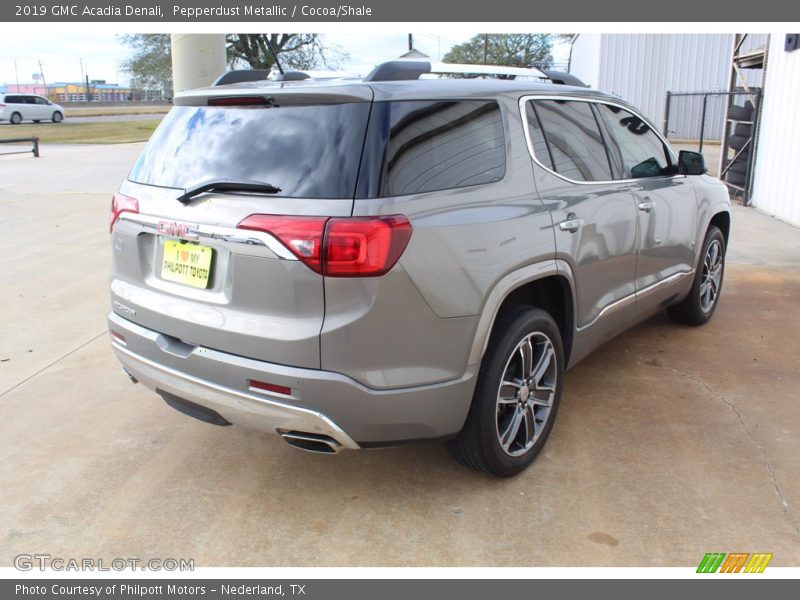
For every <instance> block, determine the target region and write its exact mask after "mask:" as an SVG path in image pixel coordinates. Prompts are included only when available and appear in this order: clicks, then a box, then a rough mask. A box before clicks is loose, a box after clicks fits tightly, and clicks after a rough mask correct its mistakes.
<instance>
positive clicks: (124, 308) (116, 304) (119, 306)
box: [114, 300, 136, 317]
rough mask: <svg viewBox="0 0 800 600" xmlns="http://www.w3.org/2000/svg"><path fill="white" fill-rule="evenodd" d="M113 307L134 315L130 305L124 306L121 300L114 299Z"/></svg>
mask: <svg viewBox="0 0 800 600" xmlns="http://www.w3.org/2000/svg"><path fill="white" fill-rule="evenodd" d="M114 308H116V309H117V310H118V311H119V312H121V313H124V314H126V315H128V316H129V317H135V316H136V311H135V310H134V309H132V308H131V307H130V306H125V305H124V304H123V303H122V302H117V301H116V300H114Z"/></svg>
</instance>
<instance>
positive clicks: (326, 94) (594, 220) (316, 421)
mask: <svg viewBox="0 0 800 600" xmlns="http://www.w3.org/2000/svg"><path fill="white" fill-rule="evenodd" d="M414 65H417V68H415V67H414ZM432 70H433V68H432V66H431V64H430V63H427V62H422V63H409V62H403V63H390V64H385V65H382V66H381V67H379V68H377V69H376V70H375V71H374V72H373V73H372V74H371V75H370V76H368V77H366V78H364V79H359V80H341V79H338V80H319V79H315V80H310V79H309V80H304V81H288V79H289V78H288V77H287V80H286V81H263V80H262V81H253V82H249V83H237V84H228V85H218V86H214V87H211V88H207V89H199V90H193V91H190V92H186V93H183V94H180V95H178V96H177V97H176V98H175V107H174V108H173V109H172V110H171V111H170V113H169V114H168V115H167V116H166V118H165V119H164V120H163V122H162V123H161V124H160V126H159V127H158V129H157V130H156V132H155V133H154V134H153V136H152V138H151V139H150V141H149V143H148V144H147V146H146V147H145V149H144V151H143V152H142V154H141V156H140V157H139V159H138V160H137V162H136V164H135V165H134V167H133V169H132V171H131V173H130V175H129V177H128V179H127V180H126V181H125V182H124V183H123V184H122V186H121V188H120V190H119V193H117V194H116V195H115V196H114V198H113V201H112V207H111V223H110V228H111V234H112V243H113V266H112V274H111V284H110V286H111V301H112V302H111V306H112V309H111V312H110V313H109V315H108V325H109V328H110V332H111V339H112V344H113V349H114V351H115V353H116V355H117V356H118V358H119V360H120V362H121V363H122V365H123V368H124V370H125V372H126V373H127V374H128V375H129V376H130V378H131V379H132V380H133V381H138V382H141V383H143V384H144V385H145V386H147V387H148V388H151V389H153V390H155V391H156V392H157V393H158V394H159V395H161V397H162V398H163V399H164V400H166V402H167V403H168V404H170V405H171V406H172V407H174V408H176V409H178V410H180V411H182V412H184V413H187V414H189V415H192V416H194V417H196V418H198V419H201V420H203V421H206V422H208V423H213V424H216V425H229V424H231V423H236V424H242V425H247V426H252V427H257V428H260V429H262V430H265V431H269V432H272V433H276V434H278V435H280V436H281V437H282V438H283V439H284V440H286V442H288V443H289V444H291V445H293V446H296V447H298V448H302V449H305V450H310V451H315V452H325V453H335V452H338V451H339V450H342V449H358V448H374V447H383V446H391V445H395V444H401V443H405V442H409V441H414V440H432V439H442V440H446V444H447V446H448V448H449V449H450V451H451V453H452V454H453V456H454V457H455V458H456V459H457V460H458V461H460V462H461V463H463V464H464V465H467V466H469V467H473V468H476V469H480V470H482V471H485V472H487V473H491V474H494V475H498V476H511V475H514V474H516V473H518V472H520V471H521V470H522V469H524V468H525V467H526V466H527V465H528V464H530V463H531V461H532V460H533V459H534V458H535V456H536V454H537V453H538V452H539V451H540V450H541V448H542V446H543V445H544V443H545V441H546V439H547V437H548V435H549V434H550V431H551V429H552V427H553V422H554V420H555V417H556V412H557V411H558V407H559V400H560V397H561V393H562V388H563V384H564V372H565V370H566V369H568V368H569V367H571V366H573V365H575V364H576V363H577V362H578V361H580V360H581V359H583V358H584V357H585V356H586V355H587V354H589V353H590V352H591V351H592V350H593V349H595V348H597V347H598V346H599V345H600V344H602V343H603V342H605V341H607V340H609V339H610V338H611V337H613V336H615V335H617V334H618V333H620V332H622V331H623V330H625V329H626V328H628V327H631V326H632V325H634V324H635V323H637V322H638V321H641V320H642V319H645V318H647V317H648V316H650V315H652V314H653V313H655V312H657V311H659V310H662V309H664V308H666V309H667V310H668V312H669V314H670V315H671V316H672V317H674V318H675V319H676V320H678V321H680V322H682V323H688V324H692V325H700V324H702V323H704V322H706V321H707V320H708V319H709V318H710V317H711V315H712V314H713V313H714V309H715V307H716V304H717V302H718V300H719V293H720V288H721V284H722V276H723V269H724V257H725V248H726V244H727V240H728V234H729V231H730V202H729V199H728V193H727V191H726V189H725V187H724V186H723V185H722V184H721V183H720V182H719V181H718V180H716V179H714V178H712V177H709V176H707V175H705V174H704V173H705V170H706V169H705V166H704V163H703V158H702V156H701V155H699V154H697V153H692V152H681V153H680V154H676V153H675V152H674V151H673V150H672V148H671V147H670V145H669V144H668V143H667V142H666V140H665V139H664V138H663V137H662V136H661V135H660V134H659V133H658V131H657V130H656V129H655V128H654V127H653V126H652V125H651V124H650V123H649V122H648V121H647V119H645V118H644V117H642V116H641V114H640V113H639V112H638V111H637V110H636V109H635V108H633V107H631V106H629V105H628V104H626V103H625V102H622V101H621V100H620V99H618V98H616V97H612V96H610V95H607V94H603V93H599V92H595V91H591V90H589V89H586V88H582V87H573V86H566V85H557V84H555V83H553V82H552V81H550V80H548V79H546V76H545V75H544V74H542V73H539V72H535V71H532V70H524V71H525V73H526V74H528V77H521V76H520V73H517V72H515V71H514V70H510V71H509V73H510V74H508V75H506V78H505V79H486V78H476V77H470V76H469V74H470V73H471V72H472V71H470V70H469V69H465V68H462V69H461V70H460V71H459V70H457V69H454V71H456V72H458V73H461V76H460V77H459V78H441V77H440V78H435V79H425V78H422V79H418V78H419V77H420V75H421V74H425V73H427V72H429V71H432ZM474 72H475V73H480V72H481V67H474ZM531 73H534V77H533V78H531V77H530V74H531ZM464 75H467V76H464ZM537 77H538V78H539V79H541V80H539V79H537Z"/></svg>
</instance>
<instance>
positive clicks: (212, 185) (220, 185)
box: [177, 179, 281, 204]
mask: <svg viewBox="0 0 800 600" xmlns="http://www.w3.org/2000/svg"><path fill="white" fill-rule="evenodd" d="M280 191H281V188H279V187H277V186H274V185H272V184H271V183H266V182H264V181H254V180H252V179H210V180H208V181H204V182H203V183H198V184H197V185H195V186H192V187H190V188H186V189H185V190H184V192H183V195H182V196H178V198H177V200H178V202H180V203H182V204H188V203H189V201H190V200H191V199H192V198H194V197H195V196H199V195H200V194H205V193H206V192H254V193H256V194H277V193H278V192H280Z"/></svg>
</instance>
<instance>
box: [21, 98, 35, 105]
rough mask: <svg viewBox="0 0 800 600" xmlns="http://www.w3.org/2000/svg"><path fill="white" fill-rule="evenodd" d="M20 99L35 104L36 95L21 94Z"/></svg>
mask: <svg viewBox="0 0 800 600" xmlns="http://www.w3.org/2000/svg"><path fill="white" fill-rule="evenodd" d="M22 100H23V102H25V104H36V96H23V97H22Z"/></svg>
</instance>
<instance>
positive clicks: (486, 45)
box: [483, 33, 489, 64]
mask: <svg viewBox="0 0 800 600" xmlns="http://www.w3.org/2000/svg"><path fill="white" fill-rule="evenodd" d="M488 60H489V34H488V33H484V34H483V64H488Z"/></svg>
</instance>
